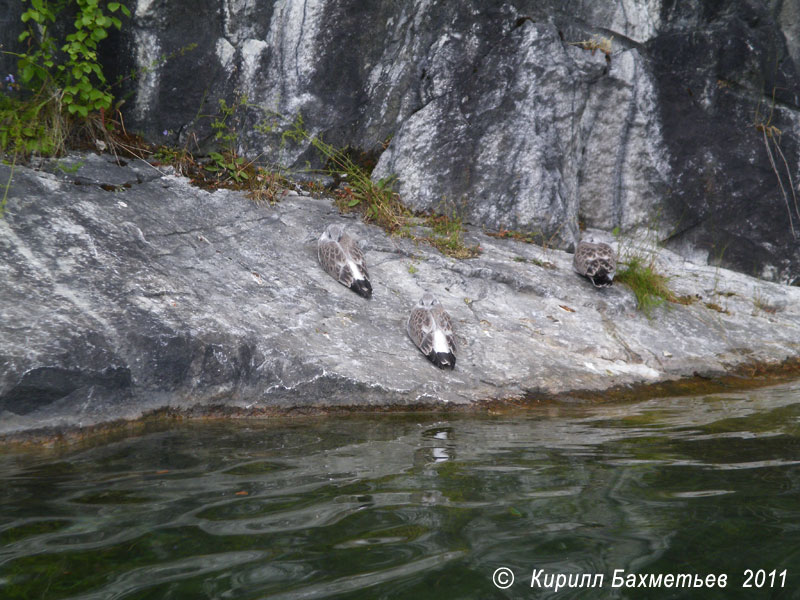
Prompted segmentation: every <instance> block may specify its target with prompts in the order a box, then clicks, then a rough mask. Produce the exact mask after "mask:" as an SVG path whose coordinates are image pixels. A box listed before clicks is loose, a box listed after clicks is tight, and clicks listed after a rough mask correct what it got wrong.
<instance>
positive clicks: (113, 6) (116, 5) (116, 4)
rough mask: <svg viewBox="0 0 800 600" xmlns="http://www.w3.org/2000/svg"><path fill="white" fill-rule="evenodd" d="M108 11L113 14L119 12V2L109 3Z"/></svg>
mask: <svg viewBox="0 0 800 600" xmlns="http://www.w3.org/2000/svg"><path fill="white" fill-rule="evenodd" d="M108 10H110V11H111V12H117V10H119V2H109V3H108Z"/></svg>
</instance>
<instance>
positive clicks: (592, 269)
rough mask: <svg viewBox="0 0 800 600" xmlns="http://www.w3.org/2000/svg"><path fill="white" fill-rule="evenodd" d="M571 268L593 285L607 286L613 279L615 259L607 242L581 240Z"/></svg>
mask: <svg viewBox="0 0 800 600" xmlns="http://www.w3.org/2000/svg"><path fill="white" fill-rule="evenodd" d="M572 268H573V269H575V271H576V272H578V273H580V274H581V275H583V276H584V277H588V278H589V279H591V281H592V283H593V284H594V285H595V287H608V286H610V285H611V283H612V282H613V280H614V273H615V272H616V270H617V259H616V257H615V256H614V250H612V249H611V246H609V245H608V244H603V243H597V244H593V243H591V242H581V243H579V244H578V247H577V248H576V250H575V256H574V257H573V259H572Z"/></svg>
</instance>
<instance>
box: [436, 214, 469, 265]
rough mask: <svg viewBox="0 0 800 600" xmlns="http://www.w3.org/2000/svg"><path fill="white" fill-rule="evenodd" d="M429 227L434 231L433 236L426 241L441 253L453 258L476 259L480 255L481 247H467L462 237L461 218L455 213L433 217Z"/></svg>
mask: <svg viewBox="0 0 800 600" xmlns="http://www.w3.org/2000/svg"><path fill="white" fill-rule="evenodd" d="M427 225H428V226H429V227H430V228H431V229H432V230H433V235H431V236H429V237H428V238H426V241H427V242H428V243H430V244H431V246H433V247H434V248H437V249H438V250H439V252H441V253H442V254H445V255H447V256H452V257H453V258H474V257H476V256H478V255H479V254H480V246H478V245H477V244H476V245H475V246H466V245H465V244H464V238H463V236H462V232H463V226H462V223H461V217H458V216H457V215H456V214H455V213H453V216H452V217H448V216H447V215H431V216H430V217H428V220H427Z"/></svg>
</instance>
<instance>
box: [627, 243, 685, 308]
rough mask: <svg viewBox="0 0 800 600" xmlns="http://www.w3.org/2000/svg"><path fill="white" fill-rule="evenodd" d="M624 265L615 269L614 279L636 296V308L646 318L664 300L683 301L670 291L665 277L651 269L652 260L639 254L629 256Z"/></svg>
mask: <svg viewBox="0 0 800 600" xmlns="http://www.w3.org/2000/svg"><path fill="white" fill-rule="evenodd" d="M624 265H625V267H624V268H623V269H621V270H617V274H616V277H615V278H614V279H615V280H616V281H618V282H620V283H624V284H625V285H627V286H628V287H629V288H631V290H632V291H633V293H634V295H635V296H636V304H637V308H638V309H639V310H641V311H642V312H643V313H644V314H645V315H646V316H647V318H648V319H649V318H651V316H652V312H653V310H654V309H656V308H658V307H659V306H661V305H662V304H663V303H664V302H665V301H666V302H678V303H681V304H683V302H682V301H681V300H680V299H679V298H677V297H676V296H675V294H673V293H672V291H671V290H670V289H669V286H668V285H667V278H666V277H665V276H664V275H661V274H660V273H657V272H656V271H655V270H654V269H653V266H654V265H653V261H652V260H651V261H647V260H645V259H644V258H643V257H641V256H630V257H628V259H627V261H626V262H625V263H624Z"/></svg>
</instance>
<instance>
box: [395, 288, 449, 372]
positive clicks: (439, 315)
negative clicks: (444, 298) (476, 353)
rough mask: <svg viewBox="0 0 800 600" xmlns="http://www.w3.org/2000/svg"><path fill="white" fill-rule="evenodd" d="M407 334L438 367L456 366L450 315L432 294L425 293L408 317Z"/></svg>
mask: <svg viewBox="0 0 800 600" xmlns="http://www.w3.org/2000/svg"><path fill="white" fill-rule="evenodd" d="M407 329H408V335H409V337H410V338H411V340H412V341H413V342H414V343H415V344H416V345H417V348H419V349H420V350H421V351H422V353H423V354H424V355H425V356H427V357H428V360H430V361H431V362H432V363H433V364H435V365H436V366H437V367H439V368H440V369H444V368H445V367H449V368H450V369H453V368H455V366H456V354H455V352H456V343H455V336H454V335H453V324H452V323H451V322H450V316H449V315H448V314H447V313H446V312H445V311H444V308H443V307H442V305H441V304H439V301H438V300H437V299H436V298H435V297H434V295H433V294H430V293H427V292H426V293H425V294H423V296H422V299H421V300H420V301H419V302H418V303H417V305H416V306H415V307H414V310H412V311H411V316H410V317H409V318H408V327H407Z"/></svg>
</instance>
